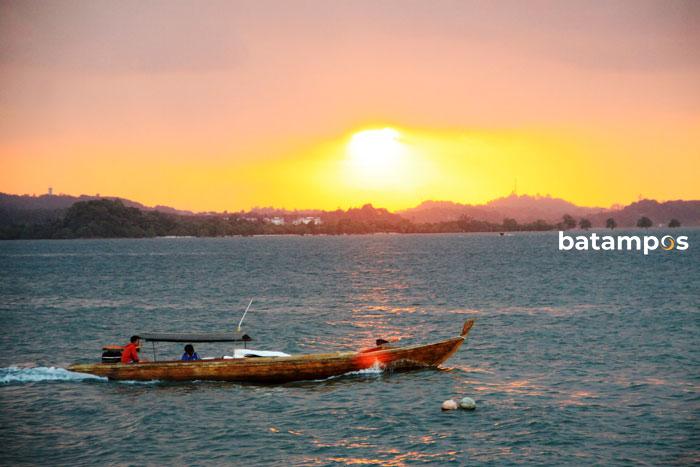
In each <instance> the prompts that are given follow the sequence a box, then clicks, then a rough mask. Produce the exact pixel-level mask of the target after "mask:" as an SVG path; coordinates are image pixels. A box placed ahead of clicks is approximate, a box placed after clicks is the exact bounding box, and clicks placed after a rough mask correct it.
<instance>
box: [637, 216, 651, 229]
mask: <svg viewBox="0 0 700 467" xmlns="http://www.w3.org/2000/svg"><path fill="white" fill-rule="evenodd" d="M652 225H653V222H652V221H651V219H649V218H648V217H646V216H642V217H640V218H639V220H638V221H637V227H642V228H644V229H648V228H649V227H651V226H652Z"/></svg>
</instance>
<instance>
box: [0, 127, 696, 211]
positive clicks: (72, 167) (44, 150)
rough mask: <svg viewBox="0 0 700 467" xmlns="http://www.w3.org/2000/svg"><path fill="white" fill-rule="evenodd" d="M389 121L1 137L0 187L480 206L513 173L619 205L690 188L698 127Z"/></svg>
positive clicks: (206, 201)
mask: <svg viewBox="0 0 700 467" xmlns="http://www.w3.org/2000/svg"><path fill="white" fill-rule="evenodd" d="M388 123H390V122H380V123H379V124H374V125H363V126H356V127H354V128H353V129H351V130H350V131H348V132H347V133H341V132H339V133H336V134H335V135H308V136H305V137H301V136H300V137H298V138H296V139H276V140H275V139H270V140H261V141H260V142H259V143H258V144H257V145H252V146H250V147H246V148H234V147H231V148H230V149H219V146H218V145H217V144H216V143H212V144H211V145H209V146H204V145H198V146H195V145H189V146H186V145H180V146H177V145H175V144H174V143H173V142H172V141H171V142H169V143H168V144H164V145H150V146H146V145H138V144H133V145H131V146H129V145H125V144H120V143H118V142H111V143H110V144H109V145H104V146H100V145H97V144H92V145H85V146H79V145H75V146H69V145H65V146H58V147H57V146H48V145H42V144H40V143H41V142H37V143H36V144H34V145H33V146H28V145H24V146H22V147H19V146H18V147H10V146H5V148H4V155H3V159H4V160H3V166H4V167H3V168H4V169H5V170H4V171H0V191H2V192H8V193H16V194H22V193H32V192H34V193H37V194H41V193H45V192H46V189H47V187H49V186H52V187H53V188H54V193H68V194H73V195H80V194H91V195H92V194H95V193H100V194H102V195H103V196H121V197H124V198H128V199H132V200H134V201H138V202H141V203H143V204H145V205H149V206H153V205H158V204H160V205H167V206H172V207H175V208H179V209H189V210H193V211H210V210H213V211H224V210H228V211H231V212H232V211H238V210H241V209H243V210H247V209H251V208H253V207H256V206H274V207H279V208H286V209H326V210H333V209H336V208H342V209H347V208H350V207H356V206H361V205H363V204H365V203H372V204H373V205H374V206H376V207H385V208H388V209H390V210H400V209H406V208H409V207H413V206H416V205H418V204H419V203H421V202H422V201H425V200H449V201H454V202H458V203H468V204H481V203H484V202H487V201H489V200H492V199H495V198H498V197H501V196H506V195H508V194H509V193H510V192H511V191H512V190H513V186H514V182H515V179H517V183H518V193H519V194H530V195H536V194H541V195H543V196H544V195H551V196H553V197H559V198H563V199H566V200H568V201H571V202H574V203H576V204H579V205H584V206H585V205H587V206H601V207H608V206H610V205H612V204H614V203H622V204H626V203H629V202H632V201H635V200H636V199H637V197H638V195H642V196H644V197H649V198H655V199H660V200H667V199H678V198H685V199H693V198H697V196H698V195H697V189H696V188H694V187H695V186H696V184H695V183H694V180H693V179H694V175H695V174H697V171H698V170H700V167H699V166H698V163H699V159H698V158H697V157H696V155H697V154H698V153H700V140H698V138H697V137H696V136H695V135H696V134H697V133H696V130H697V128H696V127H695V126H692V127H691V126H689V127H680V126H678V125H676V126H673V127H671V126H669V127H656V128H655V131H654V132H653V133H652V132H648V131H643V129H641V128H626V127H620V128H615V129H614V131H613V129H606V131H605V132H597V133H596V132H593V131H591V130H588V129H580V128H567V129H564V128H518V129H489V128H473V129H452V130H449V129H440V128H429V129H425V128H411V127H404V126H399V125H395V124H391V125H388ZM650 134H653V135H654V139H653V140H652V142H650V141H648V140H647V139H648V137H649V136H648V135H650ZM654 142H655V144H653V143H654ZM630 154H634V155H635V160H634V161H633V162H629V157H630V156H629V155H630ZM660 154H674V155H675V157H674V162H675V164H672V165H666V164H664V165H660V164H659V155H660ZM59 156H60V157H59ZM195 156H196V157H195ZM669 180H670V181H673V183H672V184H671V183H670V182H668V181H669Z"/></svg>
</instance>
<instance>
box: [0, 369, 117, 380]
mask: <svg viewBox="0 0 700 467" xmlns="http://www.w3.org/2000/svg"><path fill="white" fill-rule="evenodd" d="M84 380H97V381H107V378H102V377H100V376H94V375H88V374H85V373H75V372H73V371H68V370H66V369H65V368H57V367H53V366H51V367H45V366H38V367H34V368H22V367H18V366H9V367H6V368H0V384H10V383H38V382H41V381H84Z"/></svg>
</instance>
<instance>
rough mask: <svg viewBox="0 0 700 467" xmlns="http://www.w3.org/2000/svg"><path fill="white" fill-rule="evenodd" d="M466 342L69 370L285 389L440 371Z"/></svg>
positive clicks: (111, 376) (116, 376)
mask: <svg viewBox="0 0 700 467" xmlns="http://www.w3.org/2000/svg"><path fill="white" fill-rule="evenodd" d="M470 327H471V325H470V326H469V328H470ZM465 328H466V325H465ZM467 331H468V329H467ZM465 338H466V332H465V333H464V334H463V335H461V336H459V337H455V338H452V339H448V340H445V341H441V342H436V343H433V344H428V345H416V346H410V347H398V348H385V349H379V350H374V351H370V352H336V353H328V354H309V355H299V356H290V357H259V358H241V359H214V360H199V361H192V362H183V361H179V360H178V361H167V362H143V363H135V364H122V363H97V364H76V365H71V366H70V367H69V368H68V369H69V370H70V371H75V372H79V373H89V374H92V375H96V376H102V377H106V378H109V379H113V380H133V381H151V380H161V381H197V380H201V381H238V382H254V383H286V382H290V381H303V380H316V379H325V378H329V377H331V376H338V375H342V374H345V373H350V372H353V371H360V370H366V369H368V368H381V369H384V370H387V371H407V370H414V369H418V368H429V367H436V366H438V365H439V364H441V363H442V362H444V361H445V360H447V359H448V358H449V357H450V356H451V355H452V354H454V353H455V352H456V351H457V350H458V349H459V347H460V346H461V345H462V343H463V342H464V340H465Z"/></svg>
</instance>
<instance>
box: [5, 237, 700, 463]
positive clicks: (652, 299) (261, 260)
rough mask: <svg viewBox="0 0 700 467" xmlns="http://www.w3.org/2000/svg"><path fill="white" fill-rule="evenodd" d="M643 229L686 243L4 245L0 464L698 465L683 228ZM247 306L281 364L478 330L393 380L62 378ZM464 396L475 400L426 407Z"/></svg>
mask: <svg viewBox="0 0 700 467" xmlns="http://www.w3.org/2000/svg"><path fill="white" fill-rule="evenodd" d="M605 233H607V232H599V234H605ZM620 233H628V234H637V235H644V234H647V232H643V231H631V232H618V231H615V234H616V235H617V234H620ZM649 233H653V234H655V235H660V234H665V233H671V234H673V235H674V236H678V235H687V236H688V237H689V242H688V243H689V244H690V247H689V249H688V250H686V251H677V250H673V251H662V250H656V251H652V252H650V253H649V254H648V255H644V254H643V253H642V252H637V251H615V252H610V251H559V249H558V237H557V232H544V233H512V234H511V233H508V234H506V235H502V236H501V235H499V234H498V233H495V234H494V233H489V234H444V235H390V234H377V235H357V236H255V237H234V238H155V239H113V240H48V241H5V242H0V319H1V322H2V328H1V329H2V330H1V331H0V439H2V443H0V464H2V465H28V464H32V465H72V466H75V465H104V464H107V465H165V464H167V465H185V464H186V465H245V466H263V465H285V466H326V465H328V466H335V465H349V464H352V465H366V466H404V465H498V466H503V465H523V464H526V465H589V464H601V465H639V464H642V465H660V464H698V463H700V230H699V229H693V228H688V229H686V228H682V229H673V231H671V230H670V229H668V232H667V231H666V230H665V229H652V230H650V231H649ZM251 298H252V299H253V303H252V305H251V307H250V310H249V311H248V314H247V316H246V318H245V320H244V322H243V329H244V330H245V331H246V332H247V333H248V334H249V335H250V336H251V337H252V338H253V339H254V340H253V342H251V343H250V346H249V347H253V348H257V349H265V350H279V351H284V352H287V353H291V354H298V353H312V352H328V351H339V350H352V349H361V348H366V347H371V346H372V345H373V344H374V341H375V339H377V338H383V339H387V340H396V341H398V343H399V344H412V343H427V342H432V341H439V340H442V339H446V338H450V337H454V336H456V335H458V333H459V331H460V329H461V327H462V324H463V322H464V321H465V320H467V319H470V318H474V319H475V320H476V324H475V325H474V327H473V328H472V331H471V334H470V336H469V339H468V340H467V342H465V344H464V345H463V346H462V348H461V349H460V350H459V351H458V352H457V353H456V354H455V355H453V356H452V357H451V358H450V359H449V360H448V361H447V362H445V363H444V364H443V366H442V367H440V368H438V369H426V370H420V371H413V372H406V373H391V372H385V371H382V369H381V368H373V369H369V370H366V371H362V372H358V373H352V374H347V375H342V376H338V377H334V378H329V379H323V380H318V381H302V382H295V383H289V384H281V385H261V384H239V383H225V382H201V381H194V382H184V383H172V382H161V381H155V382H148V383H138V382H128V381H127V382H114V381H108V380H106V379H102V378H98V377H93V376H89V375H83V374H77V373H72V372H69V371H67V370H66V368H67V367H68V365H70V364H71V363H75V362H83V363H86V362H97V361H99V359H100V353H101V347H102V346H103V345H106V344H125V343H126V342H127V340H128V338H129V336H131V335H132V334H138V333H144V332H148V331H151V332H153V331H161V332H225V331H231V330H234V329H235V328H236V326H237V325H238V322H239V320H240V319H241V316H242V314H243V311H244V309H245V308H246V306H247V305H248V303H249V301H250V299H251ZM153 350H154V349H152V348H151V347H150V344H147V345H146V346H145V347H144V349H143V350H142V352H143V354H144V356H145V357H147V358H152V352H153ZM196 350H197V352H198V353H199V354H200V355H203V356H221V355H225V354H230V352H232V351H233V350H232V347H231V344H199V345H197V346H196ZM182 351H183V349H182V346H181V345H180V344H159V345H158V347H157V348H156V349H155V352H156V356H157V358H178V357H179V356H180V355H181V353H182ZM463 397H470V398H472V399H474V400H475V401H476V410H473V411H466V410H455V411H448V412H443V411H441V404H442V402H443V401H445V400H447V399H450V398H453V399H456V400H459V399H461V398H463Z"/></svg>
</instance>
